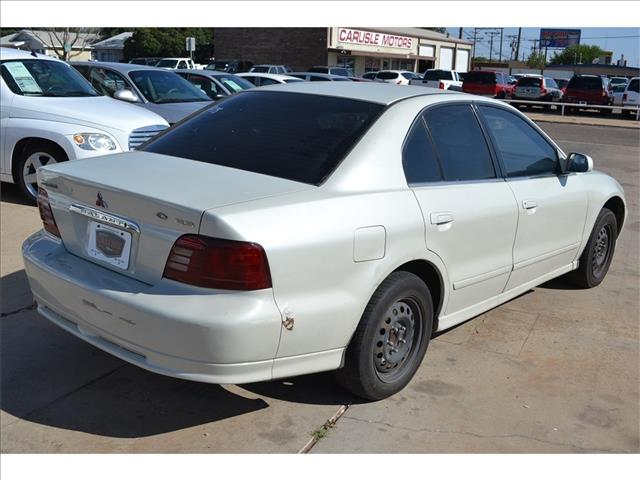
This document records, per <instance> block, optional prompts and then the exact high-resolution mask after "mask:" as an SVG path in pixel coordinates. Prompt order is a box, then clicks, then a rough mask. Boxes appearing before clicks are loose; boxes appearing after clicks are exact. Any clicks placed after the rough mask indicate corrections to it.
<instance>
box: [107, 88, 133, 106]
mask: <svg viewBox="0 0 640 480" xmlns="http://www.w3.org/2000/svg"><path fill="white" fill-rule="evenodd" d="M113 98H115V99H116V100H122V101H123V102H129V103H136V102H139V101H140V99H139V98H138V96H137V95H136V94H135V93H133V92H132V91H131V90H129V89H128V88H123V89H122V90H116V91H115V92H114V94H113Z"/></svg>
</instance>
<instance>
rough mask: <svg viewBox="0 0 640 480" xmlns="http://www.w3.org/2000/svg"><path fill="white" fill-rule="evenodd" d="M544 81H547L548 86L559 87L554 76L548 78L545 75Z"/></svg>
mask: <svg viewBox="0 0 640 480" xmlns="http://www.w3.org/2000/svg"><path fill="white" fill-rule="evenodd" d="M544 83H545V85H546V87H547V88H559V87H558V84H557V83H556V81H555V80H554V79H553V78H546V77H545V79H544Z"/></svg>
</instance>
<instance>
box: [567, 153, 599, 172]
mask: <svg viewBox="0 0 640 480" xmlns="http://www.w3.org/2000/svg"><path fill="white" fill-rule="evenodd" d="M591 170H593V159H592V158H591V157H590V156H589V155H585V154H584V153H576V152H573V153H570V154H569V156H568V157H567V172H577V173H584V172H590V171H591Z"/></svg>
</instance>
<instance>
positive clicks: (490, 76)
mask: <svg viewBox="0 0 640 480" xmlns="http://www.w3.org/2000/svg"><path fill="white" fill-rule="evenodd" d="M464 81H465V82H467V83H479V84H480V85H495V83H496V74H495V73H493V72H477V71H476V72H469V73H467V75H466V77H464Z"/></svg>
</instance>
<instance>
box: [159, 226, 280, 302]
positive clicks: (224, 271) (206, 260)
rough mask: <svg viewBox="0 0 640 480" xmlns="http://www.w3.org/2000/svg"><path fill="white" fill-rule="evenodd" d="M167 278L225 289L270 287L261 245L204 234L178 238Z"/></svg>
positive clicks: (169, 262)
mask: <svg viewBox="0 0 640 480" xmlns="http://www.w3.org/2000/svg"><path fill="white" fill-rule="evenodd" d="M164 277H166V278H170V279H172V280H176V281H178V282H182V283H188V284H189V285H196V286H198V287H205V288H219V289H223V290H261V289H263V288H270V287H271V274H270V273H269V263H268V262H267V255H266V253H265V252H264V249H263V248H262V247H261V246H260V245H258V244H257V243H250V242H238V241H235V240H225V239H221V238H211V237H205V236H201V235H183V236H182V237H180V238H179V239H178V240H176V243H174V245H173V248H172V249H171V253H169V258H168V259H167V264H166V266H165V267H164Z"/></svg>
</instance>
